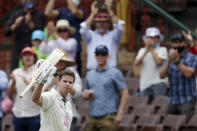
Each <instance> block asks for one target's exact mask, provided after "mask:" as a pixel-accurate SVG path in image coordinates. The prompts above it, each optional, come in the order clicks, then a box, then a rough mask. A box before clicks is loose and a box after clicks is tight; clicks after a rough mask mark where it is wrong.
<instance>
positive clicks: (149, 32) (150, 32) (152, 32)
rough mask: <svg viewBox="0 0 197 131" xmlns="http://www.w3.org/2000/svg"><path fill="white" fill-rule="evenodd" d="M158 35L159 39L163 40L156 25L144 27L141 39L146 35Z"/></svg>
mask: <svg viewBox="0 0 197 131" xmlns="http://www.w3.org/2000/svg"><path fill="white" fill-rule="evenodd" d="M156 36H159V38H160V41H163V39H164V36H163V35H162V34H161V33H160V31H159V29H158V28H156V27H149V28H147V29H146V32H145V35H144V36H143V40H145V38H147V37H156Z"/></svg>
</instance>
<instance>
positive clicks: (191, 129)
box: [180, 114, 197, 131]
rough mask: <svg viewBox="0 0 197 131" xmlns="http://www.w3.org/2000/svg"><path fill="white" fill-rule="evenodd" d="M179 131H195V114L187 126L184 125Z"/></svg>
mask: <svg viewBox="0 0 197 131" xmlns="http://www.w3.org/2000/svg"><path fill="white" fill-rule="evenodd" d="M180 130H181V131H197V114H195V115H194V116H193V117H192V118H191V119H190V121H189V122H188V123H187V124H184V125H183V126H182V127H181V129H180Z"/></svg>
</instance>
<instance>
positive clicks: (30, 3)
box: [23, 0, 34, 9]
mask: <svg viewBox="0 0 197 131" xmlns="http://www.w3.org/2000/svg"><path fill="white" fill-rule="evenodd" d="M23 6H24V8H26V9H31V8H33V7H34V1H33V0H25V2H24V3H23Z"/></svg>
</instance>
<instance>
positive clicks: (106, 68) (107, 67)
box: [96, 65, 109, 72]
mask: <svg viewBox="0 0 197 131" xmlns="http://www.w3.org/2000/svg"><path fill="white" fill-rule="evenodd" d="M108 69H109V66H108V65H106V66H105V68H104V69H102V70H101V71H99V70H98V68H97V67H96V71H98V72H103V71H106V70H108Z"/></svg>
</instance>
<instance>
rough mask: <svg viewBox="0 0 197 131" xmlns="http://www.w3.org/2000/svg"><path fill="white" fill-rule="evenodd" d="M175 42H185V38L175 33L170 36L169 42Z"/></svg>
mask: <svg viewBox="0 0 197 131" xmlns="http://www.w3.org/2000/svg"><path fill="white" fill-rule="evenodd" d="M175 40H181V41H185V37H184V36H183V35H182V34H181V33H176V34H174V35H172V37H171V39H170V41H175Z"/></svg>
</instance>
